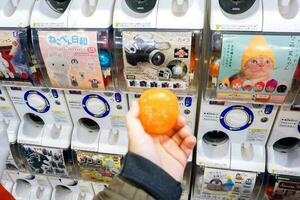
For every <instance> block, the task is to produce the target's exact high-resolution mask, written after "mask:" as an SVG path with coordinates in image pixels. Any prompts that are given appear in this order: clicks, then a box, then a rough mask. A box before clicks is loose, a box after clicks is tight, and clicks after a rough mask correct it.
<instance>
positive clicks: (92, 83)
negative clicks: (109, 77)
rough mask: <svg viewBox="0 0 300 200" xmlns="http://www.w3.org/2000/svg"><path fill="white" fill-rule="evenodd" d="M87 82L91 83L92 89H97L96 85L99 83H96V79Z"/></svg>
mask: <svg viewBox="0 0 300 200" xmlns="http://www.w3.org/2000/svg"><path fill="white" fill-rule="evenodd" d="M89 81H90V82H91V86H92V88H98V85H99V84H100V81H98V80H97V79H91V80H89Z"/></svg>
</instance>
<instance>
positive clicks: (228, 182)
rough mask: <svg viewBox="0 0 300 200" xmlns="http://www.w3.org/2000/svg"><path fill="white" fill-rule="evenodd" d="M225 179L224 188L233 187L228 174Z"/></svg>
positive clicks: (228, 189)
mask: <svg viewBox="0 0 300 200" xmlns="http://www.w3.org/2000/svg"><path fill="white" fill-rule="evenodd" d="M226 179H227V182H226V183H225V184H224V190H225V191H230V190H231V189H232V188H233V186H234V183H233V181H232V179H231V177H230V176H227V177H226Z"/></svg>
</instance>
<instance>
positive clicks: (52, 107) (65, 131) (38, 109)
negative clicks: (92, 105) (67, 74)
mask: <svg viewBox="0 0 300 200" xmlns="http://www.w3.org/2000/svg"><path fill="white" fill-rule="evenodd" d="M7 90H8V93H9V96H10V98H11V100H12V102H13V104H14V106H15V108H16V110H17V113H18V114H19V117H20V120H21V123H20V126H19V130H18V137H17V141H18V152H19V154H20V156H21V158H22V159H23V161H24V162H25V163H26V165H27V169H28V171H29V172H30V173H33V174H42V175H50V176H51V175H55V176H60V177H67V176H69V175H70V174H71V172H72V155H73V154H72V152H71V151H70V150H69V147H70V143H71V134H72V128H73V124H72V121H71V117H70V114H69V111H68V107H67V104H66V100H65V97H64V94H63V92H62V91H57V90H55V89H48V88H44V89H35V88H27V89H25V88H21V87H9V88H7ZM69 172H70V173H69Z"/></svg>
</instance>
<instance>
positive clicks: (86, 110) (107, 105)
mask: <svg viewBox="0 0 300 200" xmlns="http://www.w3.org/2000/svg"><path fill="white" fill-rule="evenodd" d="M92 98H94V99H99V100H100V101H102V102H103V103H104V105H105V111H104V112H103V113H101V114H95V113H93V112H92V111H90V110H89V109H88V107H87V105H86V104H87V102H88V101H89V100H90V99H92ZM82 107H83V109H84V110H85V112H87V113H88V114H89V115H91V116H93V117H95V118H103V117H106V116H107V115H108V114H109V111H110V106H109V104H108V102H107V101H106V99H104V98H103V97H101V96H99V95H96V94H90V95H87V96H85V97H84V98H83V100H82Z"/></svg>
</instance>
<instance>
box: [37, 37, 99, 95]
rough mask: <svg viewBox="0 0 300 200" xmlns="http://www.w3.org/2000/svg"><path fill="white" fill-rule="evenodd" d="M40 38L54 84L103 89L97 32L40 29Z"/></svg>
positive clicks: (47, 68)
mask: <svg viewBox="0 0 300 200" xmlns="http://www.w3.org/2000/svg"><path fill="white" fill-rule="evenodd" d="M38 38H39V45H40V49H41V54H42V57H43V61H44V64H45V66H46V70H47V74H48V77H49V79H50V82H51V85H52V86H53V87H60V88H80V89H99V90H101V89H104V80H103V75H102V70H101V66H100V61H99V56H98V55H99V54H98V45H97V32H96V31H89V32H85V31H39V32H38Z"/></svg>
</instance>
